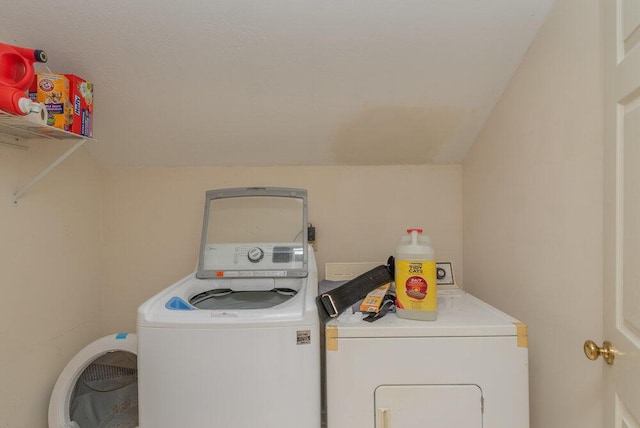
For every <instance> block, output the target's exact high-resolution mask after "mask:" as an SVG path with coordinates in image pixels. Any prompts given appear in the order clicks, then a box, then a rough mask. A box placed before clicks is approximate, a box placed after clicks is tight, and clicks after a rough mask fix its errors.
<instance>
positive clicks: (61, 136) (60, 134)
mask: <svg viewBox="0 0 640 428" xmlns="http://www.w3.org/2000/svg"><path fill="white" fill-rule="evenodd" d="M0 138H10V139H13V140H14V141H20V140H37V139H40V140H64V141H75V142H76V143H75V144H74V145H73V146H72V147H71V148H70V149H69V150H67V151H66V152H65V153H63V154H62V155H61V156H60V157H58V158H57V159H56V160H55V161H53V162H52V163H51V164H50V165H49V166H48V167H47V168H45V170H44V171H42V172H41V173H40V174H38V175H37V176H35V177H34V178H33V179H32V180H31V181H30V182H29V184H27V185H25V186H24V187H22V188H21V189H18V190H17V191H16V192H15V193H14V194H13V197H12V202H13V205H14V206H17V205H18V199H20V198H21V197H22V196H23V195H24V194H25V193H27V192H28V191H29V189H31V188H32V187H33V186H34V185H35V184H36V183H37V182H38V181H40V180H42V178H44V176H46V175H47V174H48V173H49V172H51V170H52V169H54V168H55V167H56V166H58V165H59V164H60V163H61V162H62V161H64V160H65V159H66V158H68V157H69V156H70V155H71V154H72V153H73V152H75V151H76V150H77V149H79V148H80V147H81V146H82V145H83V144H84V143H86V142H87V141H95V140H94V139H92V138H88V137H84V136H82V135H77V134H74V133H72V132H67V131H63V130H61V129H58V128H54V127H52V126H47V125H42V124H41V123H37V122H35V121H32V120H30V119H28V118H26V117H24V116H16V115H13V114H9V113H5V112H3V111H0Z"/></svg>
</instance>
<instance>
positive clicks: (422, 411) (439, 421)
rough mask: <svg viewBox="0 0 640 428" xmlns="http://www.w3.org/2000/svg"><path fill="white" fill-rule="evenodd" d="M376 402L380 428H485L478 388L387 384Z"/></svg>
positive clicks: (381, 387)
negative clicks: (483, 427) (483, 426)
mask: <svg viewBox="0 0 640 428" xmlns="http://www.w3.org/2000/svg"><path fill="white" fill-rule="evenodd" d="M374 399H375V407H376V425H375V426H376V428H426V427H428V428H452V427H460V428H462V427H464V428H482V391H481V390H480V388H479V387H478V386H477V385H385V386H380V387H378V388H377V389H376V391H375V394H374Z"/></svg>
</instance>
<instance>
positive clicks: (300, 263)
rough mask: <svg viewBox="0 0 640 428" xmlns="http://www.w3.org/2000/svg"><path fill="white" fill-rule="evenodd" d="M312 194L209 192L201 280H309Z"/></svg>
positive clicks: (252, 189)
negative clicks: (267, 278)
mask: <svg viewBox="0 0 640 428" xmlns="http://www.w3.org/2000/svg"><path fill="white" fill-rule="evenodd" d="M307 261H308V255H307V191H306V190H304V189H294V188H284V187H243V188H231V189H218V190H209V191H208V192H207V193H206V198H205V211H204V221H203V227H202V238H201V243H200V257H199V259H198V271H197V274H196V276H197V277H198V278H233V277H243V278H250V277H262V278H264V277H272V278H277V277H306V276H307Z"/></svg>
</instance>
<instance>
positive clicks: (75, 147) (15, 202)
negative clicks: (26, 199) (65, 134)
mask: <svg viewBox="0 0 640 428" xmlns="http://www.w3.org/2000/svg"><path fill="white" fill-rule="evenodd" d="M86 142H87V139H86V138H83V139H81V140H79V141H78V142H77V143H76V144H74V145H73V146H72V147H71V148H70V149H69V150H67V151H66V152H65V153H64V154H63V155H62V156H60V157H59V158H58V159H56V160H55V161H54V162H53V163H52V164H51V165H49V166H48V167H47V168H46V169H45V170H44V171H42V172H41V173H40V174H38V175H37V176H36V177H35V178H34V179H33V180H31V182H30V183H29V184H27V185H26V186H24V187H23V188H22V189H19V190H18V191H17V192H16V193H14V194H13V205H14V206H18V199H20V198H21V197H22V195H24V194H25V193H27V192H28V191H29V189H31V188H32V187H33V186H34V185H35V184H36V183H37V182H38V181H40V180H42V179H43V178H44V176H46V175H47V174H49V173H50V172H51V170H52V169H54V168H55V167H57V166H58V165H59V164H60V163H61V162H62V161H64V160H65V159H66V158H68V157H69V156H71V154H72V153H73V152H75V151H76V150H78V149H79V148H80V147H81V146H82V145H83V144H84V143H86Z"/></svg>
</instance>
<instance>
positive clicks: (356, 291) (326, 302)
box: [316, 257, 393, 322]
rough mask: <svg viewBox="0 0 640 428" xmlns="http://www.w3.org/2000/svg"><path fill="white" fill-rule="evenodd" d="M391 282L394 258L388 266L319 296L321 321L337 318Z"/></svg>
mask: <svg viewBox="0 0 640 428" xmlns="http://www.w3.org/2000/svg"><path fill="white" fill-rule="evenodd" d="M391 281H393V257H389V260H387V265H386V266H385V265H380V266H377V267H375V268H373V269H371V270H370V271H367V272H365V273H363V274H362V275H360V276H358V277H356V278H353V279H352V280H350V281H348V282H346V283H344V284H343V285H341V286H340V287H338V288H334V289H333V290H331V291H330V292H328V293H323V294H321V295H320V296H318V297H317V298H316V305H317V306H318V315H319V316H320V320H321V321H323V322H325V321H326V320H327V319H328V318H336V317H337V316H338V315H340V314H341V313H342V311H344V310H345V309H347V308H348V307H349V306H351V305H353V304H354V303H355V302H357V301H358V300H361V299H364V298H365V297H366V295H367V294H368V293H369V292H370V291H372V290H375V289H376V288H378V287H380V286H381V285H384V284H387V283H389V282H391Z"/></svg>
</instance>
